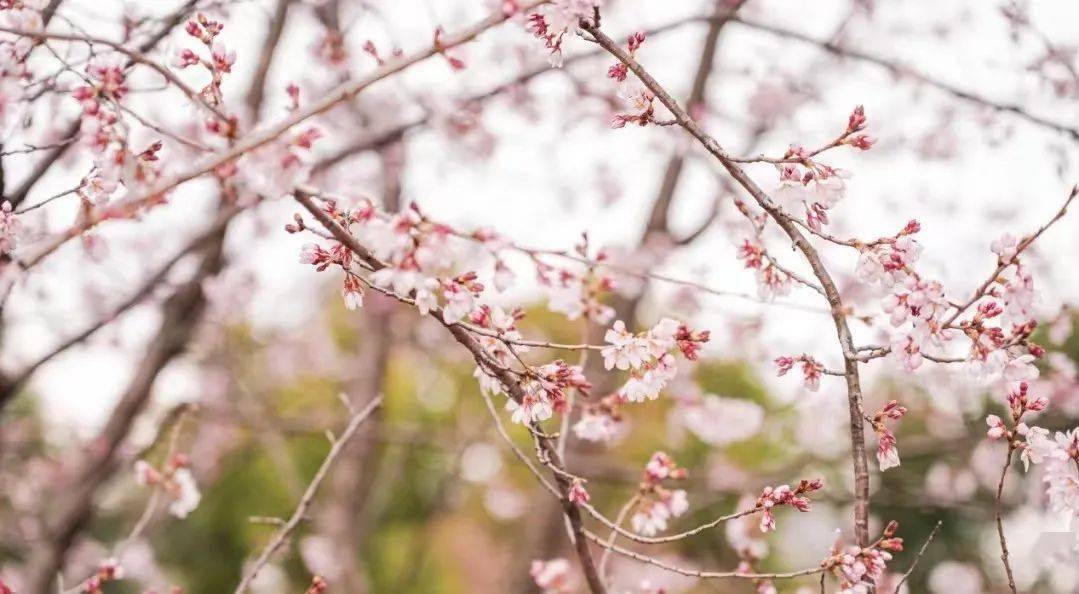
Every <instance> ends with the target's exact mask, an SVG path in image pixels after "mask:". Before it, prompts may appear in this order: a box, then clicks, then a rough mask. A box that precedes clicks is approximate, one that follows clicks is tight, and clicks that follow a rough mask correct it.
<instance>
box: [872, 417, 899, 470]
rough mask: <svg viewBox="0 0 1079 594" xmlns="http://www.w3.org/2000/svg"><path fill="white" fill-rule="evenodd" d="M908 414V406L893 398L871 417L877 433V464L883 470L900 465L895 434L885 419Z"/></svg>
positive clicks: (893, 418) (896, 419) (894, 418)
mask: <svg viewBox="0 0 1079 594" xmlns="http://www.w3.org/2000/svg"><path fill="white" fill-rule="evenodd" d="M905 414H907V407H905V406H901V405H900V404H899V401H898V400H891V401H889V402H888V404H885V405H884V408H882V409H880V410H879V411H878V412H877V414H875V415H873V418H872V419H871V421H872V425H873V432H874V433H876V434H877V464H879V465H880V470H881V472H884V471H885V470H888V469H889V468H895V467H896V466H899V448H898V447H896V440H895V434H894V433H892V430H891V429H888V427H887V426H886V425H885V424H884V419H886V418H887V419H892V420H894V421H898V420H899V419H902V418H903V415H905Z"/></svg>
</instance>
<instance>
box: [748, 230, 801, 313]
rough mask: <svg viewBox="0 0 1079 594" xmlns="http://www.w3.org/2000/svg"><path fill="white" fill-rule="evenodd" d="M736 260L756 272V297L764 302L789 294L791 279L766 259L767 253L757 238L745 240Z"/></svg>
mask: <svg viewBox="0 0 1079 594" xmlns="http://www.w3.org/2000/svg"><path fill="white" fill-rule="evenodd" d="M738 259H739V260H742V261H743V262H745V267H746V268H749V269H751V270H756V271H757V296H758V297H760V298H761V299H764V300H772V299H775V298H776V297H784V296H786V295H789V294H790V292H791V277H790V275H788V274H787V273H785V272H783V271H782V270H780V269H779V268H777V267H776V266H775V264H773V263H772V262H771V260H769V259H768V252H767V250H766V249H765V247H764V246H763V245H761V243H760V241H758V240H757V238H752V239H751V238H746V239H744V240H743V241H742V245H741V246H739V247H738Z"/></svg>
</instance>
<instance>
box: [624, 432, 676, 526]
mask: <svg viewBox="0 0 1079 594" xmlns="http://www.w3.org/2000/svg"><path fill="white" fill-rule="evenodd" d="M684 478H686V469H685V468H681V467H679V466H678V465H677V464H676V463H675V462H674V460H673V459H672V458H671V457H670V456H668V455H667V454H665V453H663V452H656V453H655V454H652V458H651V459H650V460H649V461H648V464H647V465H645V468H644V479H643V480H642V481H641V484H640V490H639V492H638V494H637V500H638V502H637V506H636V508H635V510H634V512H633V516H632V517H630V524H631V525H632V526H633V531H634V532H636V533H637V534H641V535H643V536H655V535H656V534H658V533H660V532H662V531H664V530H666V529H667V522H668V521H669V520H670V519H671V518H677V517H678V516H681V515H682V514H684V513H686V511H688V510H689V500H688V499H687V498H686V492H685V491H683V490H682V489H667V488H665V487H663V485H662V483H663V481H665V480H667V479H671V480H680V479H684Z"/></svg>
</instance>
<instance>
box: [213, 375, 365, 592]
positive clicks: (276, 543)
mask: <svg viewBox="0 0 1079 594" xmlns="http://www.w3.org/2000/svg"><path fill="white" fill-rule="evenodd" d="M381 404H382V396H381V395H380V396H375V397H374V398H373V399H372V400H371V401H370V402H369V403H368V404H367V406H365V407H364V408H363V410H361V411H360V412H359V413H357V414H355V415H353V417H352V419H351V420H350V421H349V423H348V426H346V427H345V430H344V432H343V433H341V436H340V437H338V438H337V439H335V440H334V441H333V445H332V446H331V447H330V452H329V453H328V454H326V458H325V459H324V460H323V461H322V465H321V466H319V469H318V471H317V472H315V476H314V478H312V479H311V482H310V483H309V484H308V485H307V489H306V490H305V491H304V494H303V497H302V498H301V499H300V503H299V504H298V505H297V506H296V509H295V510H294V511H293V512H292V516H290V517H289V519H288V520H287V521H286V522H285V524H284V526H282V527H281V529H280V530H278V531H277V533H276V534H274V536H273V538H272V539H271V540H270V542H269V543H267V545H266V546H265V547H264V548H263V549H262V552H261V553H260V554H259V556H258V558H257V559H255V562H254V563H253V564H252V565H251V568H250V569H248V570H247V572H246V573H245V574H244V576H243V579H241V580H240V583H239V585H237V586H236V590H235V592H234V594H243V593H244V592H246V591H247V589H248V588H249V587H250V586H251V581H252V580H254V579H255V577H256V576H258V573H259V571H261V570H262V568H263V567H265V566H266V563H268V562H269V560H270V557H271V556H272V555H273V554H274V553H275V552H276V551H277V549H279V548H280V547H281V545H283V544H284V543H285V541H286V540H287V539H288V538H289V536H290V535H291V534H292V532H293V531H294V530H296V528H297V527H298V526H299V525H300V522H301V521H303V518H304V515H305V514H306V513H307V508H308V507H310V505H311V501H312V500H313V499H314V498H315V494H317V493H318V489H319V487H320V486H321V485H322V481H323V480H324V479H325V478H326V475H327V473H329V471H330V468H331V467H332V466H333V463H334V461H335V460H336V459H337V457H338V456H339V455H340V454H341V452H342V451H343V450H344V448H345V446H346V445H347V444H348V442H349V440H351V439H352V436H353V435H355V433H356V430H357V429H359V428H360V426H361V425H363V422H364V421H366V420H367V417H369V416H370V415H371V413H373V412H374V411H375V409H377V408H378V407H379V406H380V405H381Z"/></svg>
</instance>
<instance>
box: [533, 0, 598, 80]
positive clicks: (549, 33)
mask: <svg viewBox="0 0 1079 594" xmlns="http://www.w3.org/2000/svg"><path fill="white" fill-rule="evenodd" d="M603 4H604V0H554V2H551V3H549V4H544V5H542V6H540V7H539V8H538V9H537V11H536V12H534V13H532V14H530V15H529V16H528V29H529V31H530V32H531V33H532V34H533V35H534V36H536V37H537V38H539V39H542V40H543V41H544V43H545V44H546V46H547V49H548V50H549V51H550V56H549V60H550V62H551V66H554V67H556V68H560V67H561V66H562V60H563V56H562V42H563V41H564V40H565V38H566V36H567V35H568V36H570V37H572V36H574V35H575V34H576V33H577V31H579V30H580V21H581V19H591V18H593V16H594V12H595V10H596V9H597V8H602V7H603Z"/></svg>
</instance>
